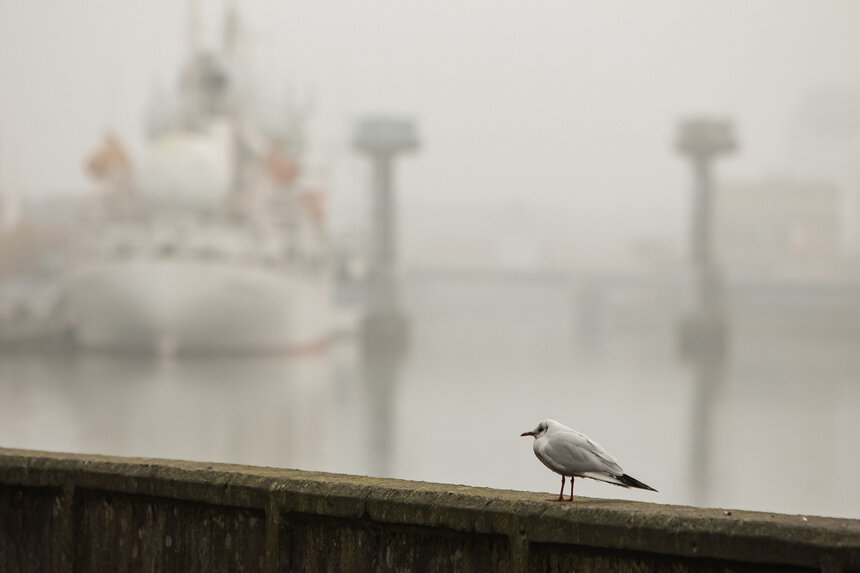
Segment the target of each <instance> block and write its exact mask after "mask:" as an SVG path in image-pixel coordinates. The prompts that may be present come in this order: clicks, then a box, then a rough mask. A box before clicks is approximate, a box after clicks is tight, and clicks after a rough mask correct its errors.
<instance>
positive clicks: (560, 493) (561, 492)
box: [558, 476, 573, 501]
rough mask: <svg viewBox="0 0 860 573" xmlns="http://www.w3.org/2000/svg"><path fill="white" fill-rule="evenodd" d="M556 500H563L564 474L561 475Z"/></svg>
mask: <svg viewBox="0 0 860 573" xmlns="http://www.w3.org/2000/svg"><path fill="white" fill-rule="evenodd" d="M570 479H573V478H570ZM558 501H564V476H561V491H560V492H559V494H558Z"/></svg>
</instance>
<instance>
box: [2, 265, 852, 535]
mask: <svg viewBox="0 0 860 573" xmlns="http://www.w3.org/2000/svg"><path fill="white" fill-rule="evenodd" d="M586 298H587V297H586ZM404 300H405V305H406V307H407V312H408V313H409V315H410V316H411V318H412V333H413V335H412V342H411V345H410V351H409V354H408V356H407V358H406V360H405V362H404V363H403V365H402V368H401V370H400V372H399V375H398V378H397V380H396V381H394V382H393V383H384V382H381V381H379V380H370V379H368V377H367V375H366V372H367V370H366V369H365V367H364V365H363V363H362V358H361V355H360V353H359V351H358V348H357V345H356V344H355V342H354V341H350V340H342V341H339V342H337V343H336V344H335V345H334V346H333V347H332V348H331V349H329V351H328V352H327V353H323V354H319V355H313V356H303V357H299V358H291V359H286V358H245V359H233V360H227V359H176V360H150V359H144V358H129V357H111V356H104V355H78V356H67V357H63V356H57V355H6V356H3V357H2V360H0V444H2V445H4V446H7V447H18V448H29V449H44V450H55V451H74V452H88V453H102V454H116V455H125V456H142V457H162V458H182V459H191V460H201V461H202V460H205V461H218V462H233V463H242V464H255V465H266V466H277V467H290V468H300V469H306V470H321V471H332V472H344V473H352V474H369V475H385V476H391V477H399V478H405V479H413V480H422V481H435V482H451V483H464V484H470V485H476V486H488V487H496V488H506V489H520V490H531V491H546V492H551V494H552V495H555V494H556V493H557V491H558V487H559V485H560V479H558V476H556V475H555V474H552V473H551V472H549V471H548V470H547V469H546V468H544V467H543V466H542V465H541V464H540V463H539V462H538V461H537V459H535V457H534V455H533V454H532V451H531V439H530V438H520V437H519V434H520V433H521V432H523V431H525V430H530V429H532V428H533V427H534V426H535V425H536V424H537V422H538V421H540V420H541V419H543V418H547V417H551V418H555V419H557V420H559V421H561V422H563V423H566V424H568V425H571V426H573V427H575V428H577V429H579V430H581V431H583V432H585V433H587V434H589V435H590V436H591V437H592V438H594V439H595V440H597V441H598V442H600V443H601V444H602V445H603V446H604V447H605V448H606V449H607V450H608V451H610V452H611V453H612V454H614V455H615V456H616V457H617V458H618V459H619V460H620V462H621V464H622V466H623V467H624V469H625V470H626V471H627V473H629V474H631V475H633V476H634V477H636V478H638V479H640V480H642V481H644V482H645V483H648V484H650V485H652V486H654V487H656V488H657V489H658V490H660V493H658V494H654V493H651V492H639V491H630V490H625V489H621V488H616V487H613V486H610V485H606V484H600V483H597V482H593V481H590V480H577V484H576V491H577V493H578V494H581V495H586V496H596V497H616V498H626V499H639V500H648V501H655V502H659V503H681V504H691V503H695V504H700V505H710V506H717V507H729V508H746V509H758V510H764V511H773V512H787V513H801V514H819V515H835V516H844V517H854V518H857V517H860V495H858V493H857V488H856V487H855V485H856V482H857V481H858V477H860V447H858V446H860V440H858V437H860V421H858V420H860V416H858V413H860V412H858V410H860V407H858V406H860V384H858V379H860V376H858V375H859V374H860V356H858V355H860V353H858V352H857V341H858V338H857V337H856V336H849V335H847V334H840V335H831V336H829V337H827V336H826V335H824V334H821V333H815V334H808V335H806V334H805V333H806V330H804V329H805V328H806V327H803V326H802V325H801V326H799V327H796V328H793V329H791V328H788V329H786V328H782V329H774V328H770V327H767V328H764V327H761V326H756V325H755V324H745V323H739V324H738V325H737V328H736V330H735V335H734V338H733V344H732V355H731V356H732V360H731V362H730V364H729V366H728V370H727V376H726V379H725V380H724V382H723V383H722V385H721V386H720V387H718V388H713V389H711V391H709V392H707V393H705V394H699V393H697V392H695V391H694V384H693V382H692V380H693V378H692V375H691V372H690V370H689V368H688V367H686V366H685V365H683V364H681V363H680V362H678V360H677V358H676V352H675V339H674V336H675V334H674V330H673V327H674V321H675V320H676V318H677V313H676V311H677V308H676V306H677V305H676V304H674V302H673V300H672V297H671V296H667V295H647V294H646V295H643V294H642V293H636V292H632V293H631V292H628V293H624V292H616V293H613V294H612V295H611V296H610V297H608V298H604V299H601V300H602V301H603V303H602V304H603V307H602V308H603V310H601V311H600V312H599V313H598V314H597V315H596V316H591V315H588V314H583V313H582V309H581V308H580V307H579V306H578V302H582V300H584V299H583V297H581V296H577V295H576V293H575V292H574V291H573V289H571V288H570V286H569V285H567V284H565V283H563V282H560V281H551V280H543V281H542V280H533V281H529V280H522V281H517V282H508V283H502V282H499V281H497V280H493V279H489V278H485V279H480V278H462V277H461V278H452V277H448V278H445V277H436V278H429V279H428V278H427V277H423V278H421V279H417V278H413V279H412V280H409V281H408V282H407V283H406V285H405V288H404ZM588 300H590V301H591V302H590V303H589V307H588V308H594V304H593V303H594V299H593V298H592V299H588ZM597 307H598V308H600V305H597ZM849 334H850V333H849ZM700 395H705V396H707V400H706V401H705V402H703V403H701V404H698V405H697V404H695V403H694V402H695V400H696V396H700ZM696 412H699V414H696ZM701 412H706V414H707V415H706V416H703V415H702V414H701ZM694 448H704V451H705V455H704V456H703V457H702V459H703V461H702V462H701V466H699V467H694V466H693V461H694V460H695V459H696V456H694V455H693V449H694ZM695 476H700V478H701V479H703V482H702V483H704V484H706V485H705V487H704V489H703V490H702V491H698V490H697V488H695V487H693V485H694V483H693V482H694V477H695ZM697 491H698V493H697ZM548 497H550V496H549V495H548Z"/></svg>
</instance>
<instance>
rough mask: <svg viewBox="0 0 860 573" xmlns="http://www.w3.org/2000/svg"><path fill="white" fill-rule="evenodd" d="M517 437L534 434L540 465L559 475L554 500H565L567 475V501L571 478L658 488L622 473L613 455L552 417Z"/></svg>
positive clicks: (571, 498) (650, 488)
mask: <svg viewBox="0 0 860 573" xmlns="http://www.w3.org/2000/svg"><path fill="white" fill-rule="evenodd" d="M520 436H521V437H522V436H532V437H534V439H535V441H534V444H533V449H534V451H535V455H536V456H537V458H538V459H539V460H540V461H541V462H543V465H545V466H546V467H548V468H549V469H551V470H552V471H554V472H555V473H557V474H561V492H560V493H559V494H558V500H557V501H563V500H564V478H565V476H567V477H569V478H570V501H573V478H574V477H583V478H591V479H595V480H598V481H605V482H606V483H612V484H615V485H620V486H621V487H636V488H639V489H648V490H651V491H657V490H656V489H654V488H653V487H651V486H649V485H645V484H644V483H642V482H641V481H639V480H637V479H635V478H632V477H630V476H629V475H627V474H626V473H624V470H622V469H621V466H619V465H618V462H617V461H616V460H615V458H613V457H612V456H611V455H609V454H608V453H607V452H606V451H605V450H604V449H603V448H601V447H600V444H598V443H597V442H595V441H594V440H592V439H591V438H589V437H588V436H586V435H585V434H581V433H579V432H577V431H576V430H574V429H572V428H568V427H567V426H565V425H563V424H559V423H558V422H556V421H555V420H544V421H543V422H541V423H540V424H538V425H537V428H535V429H534V430H532V431H531V432H523V433H522V434H520Z"/></svg>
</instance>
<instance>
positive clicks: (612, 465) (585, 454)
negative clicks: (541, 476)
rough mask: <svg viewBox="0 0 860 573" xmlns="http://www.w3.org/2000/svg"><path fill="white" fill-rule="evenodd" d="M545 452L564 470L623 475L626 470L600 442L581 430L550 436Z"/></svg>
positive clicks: (578, 472) (580, 472)
mask: <svg viewBox="0 0 860 573" xmlns="http://www.w3.org/2000/svg"><path fill="white" fill-rule="evenodd" d="M547 442H548V443H547V445H546V447H545V448H544V454H545V455H546V456H547V457H548V458H549V459H550V460H551V461H552V462H553V465H555V466H557V467H558V469H559V470H563V472H569V473H570V474H584V473H588V472H599V473H608V474H611V475H621V474H623V473H624V471H623V470H622V469H621V466H619V465H618V462H617V461H615V458H613V457H612V456H611V455H609V454H608V453H606V451H604V449H603V448H602V447H600V444H598V443H597V442H594V441H592V440H591V439H589V438H588V436H586V435H584V434H580V433H579V432H576V431H572V432H559V433H557V434H554V435H552V436H551V437H550V439H549V440H548V441H547Z"/></svg>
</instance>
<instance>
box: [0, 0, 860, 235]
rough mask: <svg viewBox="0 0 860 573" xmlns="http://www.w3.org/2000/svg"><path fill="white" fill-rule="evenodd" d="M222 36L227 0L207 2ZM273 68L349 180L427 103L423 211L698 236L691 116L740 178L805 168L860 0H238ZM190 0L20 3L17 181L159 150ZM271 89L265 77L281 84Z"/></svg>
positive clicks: (857, 20) (61, 176)
mask: <svg viewBox="0 0 860 573" xmlns="http://www.w3.org/2000/svg"><path fill="white" fill-rule="evenodd" d="M200 4H201V5H202V10H201V12H202V16H203V23H204V29H205V33H204V38H205V43H209V44H211V43H212V41H213V39H214V31H215V28H216V26H217V25H219V24H220V12H221V8H222V6H223V3H222V2H205V1H203V2H200ZM239 7H240V14H241V15H242V18H243V20H244V24H245V28H246V30H247V32H248V44H247V46H248V51H249V55H250V60H251V61H253V62H254V70H255V76H256V81H257V83H258V84H259V85H260V86H261V88H265V90H270V91H275V92H279V91H283V90H285V89H287V87H288V86H294V87H295V88H296V89H299V90H301V91H303V92H304V93H308V94H312V95H313V97H314V102H315V109H316V120H315V131H316V132H317V133H318V134H319V135H320V141H321V142H322V144H321V148H322V149H323V150H324V152H325V154H326V155H327V156H328V157H329V158H330V162H331V163H332V167H331V169H332V171H333V173H334V175H333V178H332V179H333V187H338V188H336V189H333V192H335V193H347V194H348V193H357V192H359V191H360V190H361V185H359V184H358V183H357V182H356V181H355V179H356V177H357V174H360V173H361V171H360V170H359V169H358V168H357V167H356V165H359V163H358V160H356V159H354V158H352V157H351V156H350V152H349V149H348V141H347V138H348V133H349V128H350V126H351V124H352V122H353V121H354V120H355V119H356V118H357V117H359V116H360V115H361V114H362V113H365V112H371V111H384V112H397V113H403V114H409V115H411V116H413V117H414V118H415V119H416V121H417V122H418V124H419V128H420V132H421V134H422V137H423V140H424V144H425V145H424V149H423V150H422V151H421V152H420V153H419V154H417V155H416V156H415V157H414V158H412V159H410V160H408V163H404V164H403V168H402V169H401V171H400V175H401V177H400V181H401V184H402V187H403V188H404V189H405V190H408V194H406V193H405V196H404V198H403V209H404V211H405V213H406V215H405V216H406V221H407V223H408V222H410V221H412V222H414V223H415V228H421V226H422V221H419V220H418V217H417V216H416V215H415V214H416V213H422V212H426V211H429V210H436V211H437V212H439V213H448V212H455V213H456V212H462V213H470V212H480V211H481V210H482V209H483V208H484V207H492V206H500V205H501V206H504V205H511V206H512V208H518V206H519V207H522V209H524V210H525V211H527V212H528V213H529V214H531V216H533V217H534V218H536V219H538V220H540V221H544V222H545V223H546V224H547V225H550V226H553V225H555V226H557V227H558V228H559V229H567V230H569V232H570V233H572V236H573V237H574V238H576V237H577V233H581V234H582V237H584V238H591V237H596V236H602V235H605V236H615V237H620V238H623V239H625V240H626V239H629V238H631V237H636V236H640V235H648V234H654V233H656V234H662V235H665V236H669V237H678V236H680V231H681V229H682V227H683V221H684V219H685V218H686V203H687V200H688V195H687V193H688V188H689V183H688V180H689V178H688V171H687V166H686V165H684V164H683V163H682V162H681V161H680V160H679V159H678V158H677V156H676V155H675V153H674V151H673V147H672V146H673V137H674V129H675V123H676V121H677V119H678V118H679V117H681V116H684V115H689V114H695V113H712V114H720V115H725V116H728V117H731V118H733V119H734V120H735V121H736V123H737V128H738V133H739V137H740V140H741V145H742V152H741V153H740V154H739V155H738V156H737V157H734V158H732V159H730V160H726V161H724V162H722V164H721V166H720V175H721V177H723V178H727V179H732V178H734V179H738V178H755V177H761V176H766V175H769V174H773V173H776V172H779V171H782V170H784V169H785V168H786V163H787V159H788V157H789V149H788V142H787V137H788V134H789V131H790V122H791V120H792V117H793V114H794V113H795V110H796V109H797V107H798V105H799V104H800V102H801V101H802V100H803V98H804V97H806V96H807V95H808V94H809V93H810V92H811V91H812V90H815V89H819V88H831V87H837V88H838V87H841V86H857V85H860V66H858V65H857V64H858V54H860V34H858V33H857V30H858V29H860V3H858V2H854V1H848V0H846V1H833V0H828V1H811V0H810V1H785V0H774V1H748V0H747V1H725V0H721V1H719V2H717V1H710V2H701V1H689V0H672V1H657V2H607V1H601V2H572V1H541V0H536V1H531V2H521V1H520V2H513V1H505V0H486V1H474V0H459V1H453V0H450V1H417V0H416V1H403V0H399V1H398V0H362V1H360V2H359V1H355V2H335V1H331V0H289V1H285V0H278V1H276V0H269V1H247V2H240V3H239ZM185 15H186V7H185V3H184V2H178V1H175V0H173V1H171V0H157V1H155V0H152V1H147V2H142V1H137V2H118V1H110V0H76V1H74V2H68V1H65V0H41V1H38V2H31V1H25V0H0V98H2V99H0V160H2V161H0V167H2V169H3V173H2V174H0V181H6V182H7V183H8V182H9V180H10V179H12V180H14V182H15V183H17V184H18V185H19V186H21V187H22V188H23V189H24V190H25V191H26V192H27V193H33V194H37V193H47V192H72V191H79V190H82V189H86V188H87V187H88V186H89V185H90V184H89V182H88V181H87V180H86V178H85V177H84V174H83V171H82V169H81V161H82V158H83V157H84V156H85V155H86V153H87V152H88V151H89V150H91V149H92V148H93V147H94V146H95V145H96V144H97V143H98V141H99V139H100V137H101V133H102V132H103V130H104V129H105V128H106V127H108V126H110V127H112V128H113V129H115V130H116V131H117V132H118V133H119V134H120V135H121V136H122V137H123V138H125V139H126V140H127V141H129V142H130V143H131V145H132V149H133V150H134V151H139V150H140V144H141V124H142V121H141V117H142V113H143V108H144V106H145V104H146V103H147V101H148V99H149V97H150V95H151V93H152V91H153V89H154V88H155V87H156V86H159V85H160V86H162V87H163V88H165V89H167V88H169V87H170V86H171V85H172V82H173V81H174V76H175V73H176V69H177V66H178V65H179V62H180V61H181V58H182V56H183V54H184V52H185V49H186V44H185V38H184V32H185ZM261 91H263V90H261Z"/></svg>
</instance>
